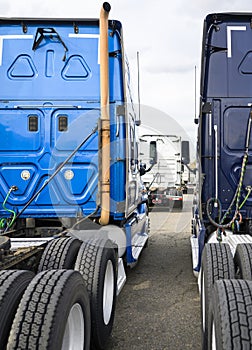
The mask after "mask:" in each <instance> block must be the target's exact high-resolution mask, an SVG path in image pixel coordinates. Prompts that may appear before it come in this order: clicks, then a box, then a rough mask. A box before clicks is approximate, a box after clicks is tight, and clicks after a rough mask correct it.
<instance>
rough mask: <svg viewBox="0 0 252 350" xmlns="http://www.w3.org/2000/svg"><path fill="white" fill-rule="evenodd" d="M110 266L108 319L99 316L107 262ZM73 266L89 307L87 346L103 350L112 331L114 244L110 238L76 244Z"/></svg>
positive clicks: (114, 282) (115, 279)
mask: <svg viewBox="0 0 252 350" xmlns="http://www.w3.org/2000/svg"><path fill="white" fill-rule="evenodd" d="M109 261H111V262H112V266H113V276H114V280H113V287H112V289H113V302H112V308H111V314H110V319H109V322H106V324H105V322H104V317H103V290H104V288H103V287H104V279H105V273H106V269H107V265H108V262H109ZM75 269H76V270H78V271H80V273H81V274H82V276H83V278H84V281H85V283H86V286H87V290H88V293H89V297H90V308H91V345H92V347H94V348H95V349H97V350H98V349H104V348H105V347H106V343H107V341H108V339H109V336H110V334H111V332H112V328H113V322H114V315H115V306H116V289H117V257H116V253H115V247H114V245H113V243H112V242H111V241H110V240H104V239H100V240H93V241H89V242H88V243H83V244H82V245H81V247H80V250H79V253H78V256H77V259H76V264H75Z"/></svg>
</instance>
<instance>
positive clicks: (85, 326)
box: [7, 270, 91, 350]
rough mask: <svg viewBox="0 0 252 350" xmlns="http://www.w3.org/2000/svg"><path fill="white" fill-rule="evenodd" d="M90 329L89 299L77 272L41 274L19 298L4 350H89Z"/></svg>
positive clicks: (48, 272)
mask: <svg viewBox="0 0 252 350" xmlns="http://www.w3.org/2000/svg"><path fill="white" fill-rule="evenodd" d="M90 326H91V324H90V304H89V298H88V293H87V290H86V286H85V283H84V280H83V278H82V276H81V275H80V273H78V272H77V271H72V270H50V271H44V272H41V273H39V274H38V275H36V277H35V278H34V279H33V280H32V282H31V283H30V284H29V286H28V288H27V289H26V291H25V293H24V295H23V298H22V300H21V302H20V305H19V307H18V310H17V313H16V316H15V319H14V322H13V325H12V328H11V332H10V337H9V341H8V345H7V350H15V349H37V350H42V349H47V350H56V349H57V350H58V349H59V350H72V349H74V350H83V349H84V350H89V348H90Z"/></svg>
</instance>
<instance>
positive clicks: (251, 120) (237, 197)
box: [206, 111, 252, 229]
mask: <svg viewBox="0 0 252 350" xmlns="http://www.w3.org/2000/svg"><path fill="white" fill-rule="evenodd" d="M251 123H252V111H250V115H249V120H248V125H247V135H246V144H245V152H244V156H243V161H242V166H241V174H240V179H239V182H238V186H237V189H236V191H235V194H234V197H233V199H232V201H231V203H230V205H229V207H228V209H227V211H226V213H225V214H224V216H223V218H222V219H221V220H220V223H217V222H216V221H215V220H214V219H213V218H212V217H211V213H210V204H211V203H212V202H214V203H217V205H218V208H219V212H220V213H221V203H220V200H219V199H218V198H209V199H208V200H207V203H206V212H207V216H208V219H209V221H210V222H211V224H212V225H214V226H215V227H217V228H219V229H226V228H229V227H230V226H231V225H232V224H233V223H234V221H235V220H236V219H237V217H238V216H239V217H241V215H240V213H239V210H240V209H241V208H242V207H243V205H244V204H245V203H246V201H247V199H248V197H249V195H250V193H251V191H252V187H251V186H247V187H246V190H247V194H246V196H245V198H244V200H243V202H242V203H241V204H239V202H240V198H241V189H242V184H243V180H244V175H245V172H246V165H247V161H248V150H249V141H250V132H251ZM234 203H235V213H234V216H233V218H232V219H231V220H230V221H229V222H228V223H227V224H223V223H224V221H225V219H226V218H227V216H228V215H229V213H230V212H231V210H232V207H233V205H234ZM240 220H241V219H240Z"/></svg>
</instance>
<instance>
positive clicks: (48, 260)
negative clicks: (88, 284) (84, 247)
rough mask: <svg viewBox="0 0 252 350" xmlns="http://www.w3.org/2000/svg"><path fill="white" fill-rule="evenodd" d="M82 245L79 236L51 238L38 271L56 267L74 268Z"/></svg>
mask: <svg viewBox="0 0 252 350" xmlns="http://www.w3.org/2000/svg"><path fill="white" fill-rule="evenodd" d="M80 246H81V242H80V241H79V240H78V239H77V238H72V237H67V238H65V237H64V238H57V239H53V240H51V241H50V242H49V243H48V244H47V246H46V248H45V250H44V252H43V254H42V257H41V259H40V263H39V266H38V272H41V271H45V270H56V269H73V268H74V264H75V261H76V257H77V254H78V251H79V248H80Z"/></svg>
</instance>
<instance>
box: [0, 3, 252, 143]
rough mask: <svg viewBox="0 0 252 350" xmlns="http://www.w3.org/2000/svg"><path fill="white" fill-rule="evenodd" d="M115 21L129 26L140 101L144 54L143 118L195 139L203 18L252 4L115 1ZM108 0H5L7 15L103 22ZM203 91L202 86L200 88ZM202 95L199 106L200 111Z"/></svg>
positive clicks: (247, 8) (3, 10)
mask: <svg viewBox="0 0 252 350" xmlns="http://www.w3.org/2000/svg"><path fill="white" fill-rule="evenodd" d="M109 2H110V4H111V7H112V9H111V13H110V19H118V20H120V21H121V22H122V24H123V28H124V29H123V30H124V42H125V47H126V53H127V56H128V59H129V62H130V67H131V81H132V83H133V85H134V91H135V94H134V95H135V99H136V100H137V95H136V92H137V73H136V67H137V63H136V55H137V54H136V52H137V51H139V53H140V82H141V103H142V105H144V106H143V108H142V120H143V123H144V124H146V125H150V126H152V127H155V128H157V129H158V130H159V131H161V132H163V133H165V134H169V133H174V132H176V130H178V129H180V128H181V130H182V129H183V130H185V131H186V133H187V135H188V137H190V138H192V139H194V135H195V133H196V126H195V125H194V123H193V119H194V104H195V99H194V71H195V69H194V67H195V66H196V67H197V85H199V83H198V82H199V76H200V54H201V40H202V27H203V20H204V18H205V16H206V15H207V14H208V13H212V12H243V11H245V12H252V5H251V0H250V1H249V0H191V1H188V0H176V1H167V0H155V1H151V0H111V1H109ZM102 3H103V1H96V0H70V1H69V0H43V1H37V0H36V1H35V0H22V1H21V0H11V1H10V0H0V8H1V17H5V16H8V17H17V16H18V17H66V18H67V17H71V18H74V17H78V18H80V17H81V18H87V17H92V18H97V17H99V12H100V7H101V5H102ZM198 87H199V86H198ZM198 99H199V97H198V96H197V108H198V104H199V103H198Z"/></svg>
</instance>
